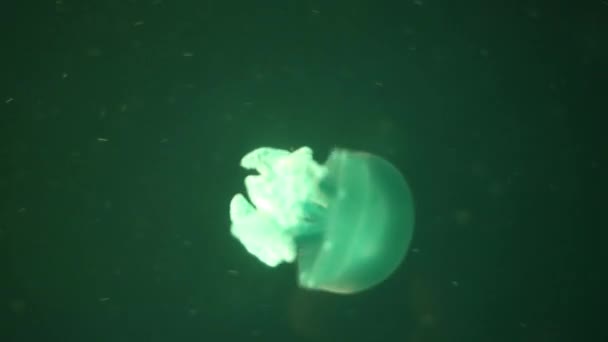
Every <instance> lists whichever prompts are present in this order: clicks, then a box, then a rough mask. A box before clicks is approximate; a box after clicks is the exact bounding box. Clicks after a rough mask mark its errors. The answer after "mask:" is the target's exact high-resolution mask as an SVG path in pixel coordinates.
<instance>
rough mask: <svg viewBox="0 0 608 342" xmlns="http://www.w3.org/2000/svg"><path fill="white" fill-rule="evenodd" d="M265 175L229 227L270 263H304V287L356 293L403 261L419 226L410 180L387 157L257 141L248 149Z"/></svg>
mask: <svg viewBox="0 0 608 342" xmlns="http://www.w3.org/2000/svg"><path fill="white" fill-rule="evenodd" d="M241 165H242V166H243V167H244V168H247V169H252V170H257V171H258V172H259V175H252V176H248V177H247V178H246V180H245V185H246V188H247V194H248V196H249V199H250V200H251V203H249V202H248V201H247V200H246V199H245V197H244V196H243V195H241V194H237V195H236V196H234V198H233V200H232V202H231V204H230V217H231V221H232V227H231V232H232V234H233V235H234V236H235V237H236V238H237V239H239V240H240V241H241V243H242V244H243V245H244V246H245V248H246V249H247V251H248V252H249V253H251V254H253V255H255V256H256V257H257V258H258V259H259V260H260V261H262V262H264V263H265V264H266V265H268V266H271V267H274V266H276V265H278V264H280V263H282V262H293V261H297V263H298V283H299V285H300V286H301V287H303V288H307V289H311V290H321V291H328V292H333V293H343V294H350V293H356V292H359V291H363V290H365V289H368V288H371V287H373V286H375V285H377V284H379V283H380V282H382V281H383V280H385V279H386V278H387V277H389V276H390V275H391V274H392V273H393V272H394V271H395V269H396V268H397V267H398V266H399V265H400V263H401V262H402V261H403V259H404V257H405V255H406V252H407V249H408V247H409V244H410V241H411V238H412V234H413V226H414V208H413V201H412V196H411V192H410V189H409V186H408V185H407V183H406V181H405V179H404V178H403V176H402V175H401V174H400V172H399V171H398V170H397V169H396V168H395V167H394V166H393V165H392V164H390V163H389V162H388V161H386V160H384V159H382V158H380V157H378V156H375V155H373V154H369V153H364V152H354V151H349V150H343V149H337V150H334V151H333V152H332V153H331V154H330V156H329V158H328V160H327V162H326V164H325V165H320V164H317V163H316V162H315V161H314V160H313V159H312V150H311V149H310V148H308V147H302V148H300V149H298V150H296V151H294V152H292V153H289V152H288V151H284V150H279V149H273V148H267V147H263V148H258V149H256V150H254V151H252V152H250V153H248V154H247V155H245V157H243V159H242V160H241Z"/></svg>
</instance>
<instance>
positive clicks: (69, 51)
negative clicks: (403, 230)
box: [0, 0, 608, 342]
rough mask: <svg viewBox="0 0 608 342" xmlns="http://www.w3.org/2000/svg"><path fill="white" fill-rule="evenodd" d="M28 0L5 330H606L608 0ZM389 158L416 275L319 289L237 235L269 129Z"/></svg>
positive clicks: (296, 141) (283, 140) (11, 158)
mask: <svg viewBox="0 0 608 342" xmlns="http://www.w3.org/2000/svg"><path fill="white" fill-rule="evenodd" d="M506 3H507V2H506V1H504V3H503V2H497V1H479V0H465V1H464V2H463V1H430V0H429V1H426V0H422V1H420V2H415V1H414V2H412V1H356V0H354V1H296V0H293V1H286V0H283V1H274V0H271V1H261V0H260V1H169V0H165V1H162V0H148V1H135V0H132V1H118V0H105V1H70V0H60V1H56V2H55V1H45V2H12V3H10V4H7V5H3V8H2V14H1V16H2V25H3V28H2V29H1V31H0V38H1V43H2V54H1V56H0V62H1V63H0V67H1V68H2V71H1V80H0V97H1V99H2V102H0V129H2V132H3V133H2V136H1V140H0V195H1V196H0V291H1V292H0V341H3V342H13V341H15V342H17V341H19V342H20V341H66V342H69V341H90V342H93V341H113V342H126V341H129V342H138V341H142V342H143V341H146V342H155V341H281V342H286V341H353V342H354V341H407V342H423V341H438V342H439V341H467V342H477V341H479V342H487V341H505V342H506V341H509V342H511V341H534V342H537V341H594V340H601V338H600V337H599V335H594V332H595V330H596V328H598V325H597V323H598V322H599V321H600V319H601V315H600V313H601V311H598V309H599V297H598V296H597V294H598V293H599V290H600V289H601V288H603V285H601V282H600V280H601V278H602V277H601V275H600V273H602V271H603V262H602V260H603V259H602V258H601V254H602V253H600V251H601V248H600V247H601V246H602V242H603V241H604V240H602V239H601V236H602V234H603V233H602V232H603V230H604V229H605V228H606V224H605V219H603V220H597V218H598V217H599V216H595V212H596V210H599V209H601V207H600V206H601V204H602V203H604V202H602V201H605V198H604V197H605V196H602V195H603V194H604V193H603V188H604V187H605V185H606V181H605V178H603V176H605V174H606V165H607V164H606V153H605V151H606V149H605V145H606V144H605V142H604V140H605V138H604V126H603V125H601V124H600V120H599V118H600V115H602V114H603V115H605V114H606V109H605V108H606V105H605V95H603V94H605V93H606V89H605V88H606V81H607V80H608V68H606V63H605V60H606V59H607V58H608V49H607V42H608V36H607V32H608V30H607V25H608V5H606V3H605V2H602V1H599V0H598V1H582V2H578V3H567V2H565V1H544V2H543V1H536V2H535V1H511V2H508V4H506ZM303 145H307V146H310V147H311V148H312V149H313V150H314V151H315V152H316V157H317V158H318V159H319V160H324V159H325V158H326V156H327V155H328V153H329V151H330V150H331V149H332V148H334V147H336V146H337V147H345V148H349V149H359V150H364V151H369V152H371V153H374V154H377V155H380V156H383V157H384V158H386V159H388V160H390V161H391V162H392V163H394V164H395V165H396V166H397V167H398V168H399V169H400V170H401V171H402V172H403V173H404V174H405V175H406V177H407V179H408V182H409V184H410V185H411V187H412V191H413V193H414V199H415V203H416V230H415V234H414V238H413V242H412V250H411V252H410V253H409V255H408V256H407V259H406V261H405V262H404V264H403V265H402V266H401V268H399V269H398V271H397V272H396V274H394V275H393V276H392V277H391V278H390V279H388V280H387V281H386V282H384V283H383V284H381V285H379V286H377V287H375V288H373V289H372V290H370V291H367V292H364V293H361V294H358V295H354V296H336V295H330V294H323V293H316V292H308V291H304V290H301V289H298V288H297V285H296V270H295V267H294V266H293V265H287V266H281V267H279V268H277V269H270V268H267V267H265V266H264V265H263V264H261V263H259V262H258V261H257V260H255V258H253V257H251V256H250V255H249V254H248V253H247V252H246V251H245V250H244V249H243V247H242V246H241V245H240V243H239V242H238V241H236V240H235V239H233V238H232V237H231V236H230V233H229V228H230V222H229V216H228V204H229V202H230V199H231V197H232V196H233V195H234V194H235V193H237V192H241V191H242V190H243V185H242V179H243V177H244V172H243V171H242V170H241V169H240V168H239V165H238V162H239V160H240V158H241V157H242V156H243V155H244V154H245V153H246V152H248V151H250V150H252V149H254V148H256V147H259V146H273V147H278V148H286V149H289V148H297V147H299V146H303Z"/></svg>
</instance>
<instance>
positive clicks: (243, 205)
mask: <svg viewBox="0 0 608 342" xmlns="http://www.w3.org/2000/svg"><path fill="white" fill-rule="evenodd" d="M241 166H242V167H243V168H245V169H249V170H255V171H257V172H258V173H259V174H257V175H250V176H247V177H246V178H245V187H246V189H247V195H248V197H249V201H248V200H247V199H246V198H245V196H244V195H242V194H236V195H235V196H234V197H233V198H232V201H231V202H230V220H231V221H232V226H231V233H232V235H233V236H234V237H235V238H237V239H238V240H239V241H240V242H241V243H242V244H243V246H244V247H245V249H246V250H247V251H248V252H249V253H250V254H252V255H254V256H256V257H257V258H258V259H259V260H260V261H262V262H263V263H264V264H266V265H268V266H271V267H275V266H277V265H279V264H281V263H283V262H288V263H291V262H293V261H294V260H295V259H296V243H295V239H296V237H297V236H298V235H299V234H302V233H304V234H305V233H306V231H307V229H306V227H307V226H310V222H309V221H310V215H311V212H312V211H311V208H319V207H322V206H323V199H322V198H321V197H320V195H319V194H318V191H317V188H318V186H317V185H318V183H319V181H320V179H321V178H322V177H324V175H325V174H326V172H327V171H326V169H325V168H324V167H323V166H321V165H319V164H317V163H316V162H315V161H314V160H313V158H312V150H311V149H310V148H308V147H302V148H300V149H298V150H296V151H294V152H291V153H290V152H289V151H285V150H280V149H274V148H269V147H261V148H258V149H256V150H254V151H252V152H250V153H248V154H247V155H245V156H244V157H243V159H242V160H241ZM250 201H251V202H250Z"/></svg>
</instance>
